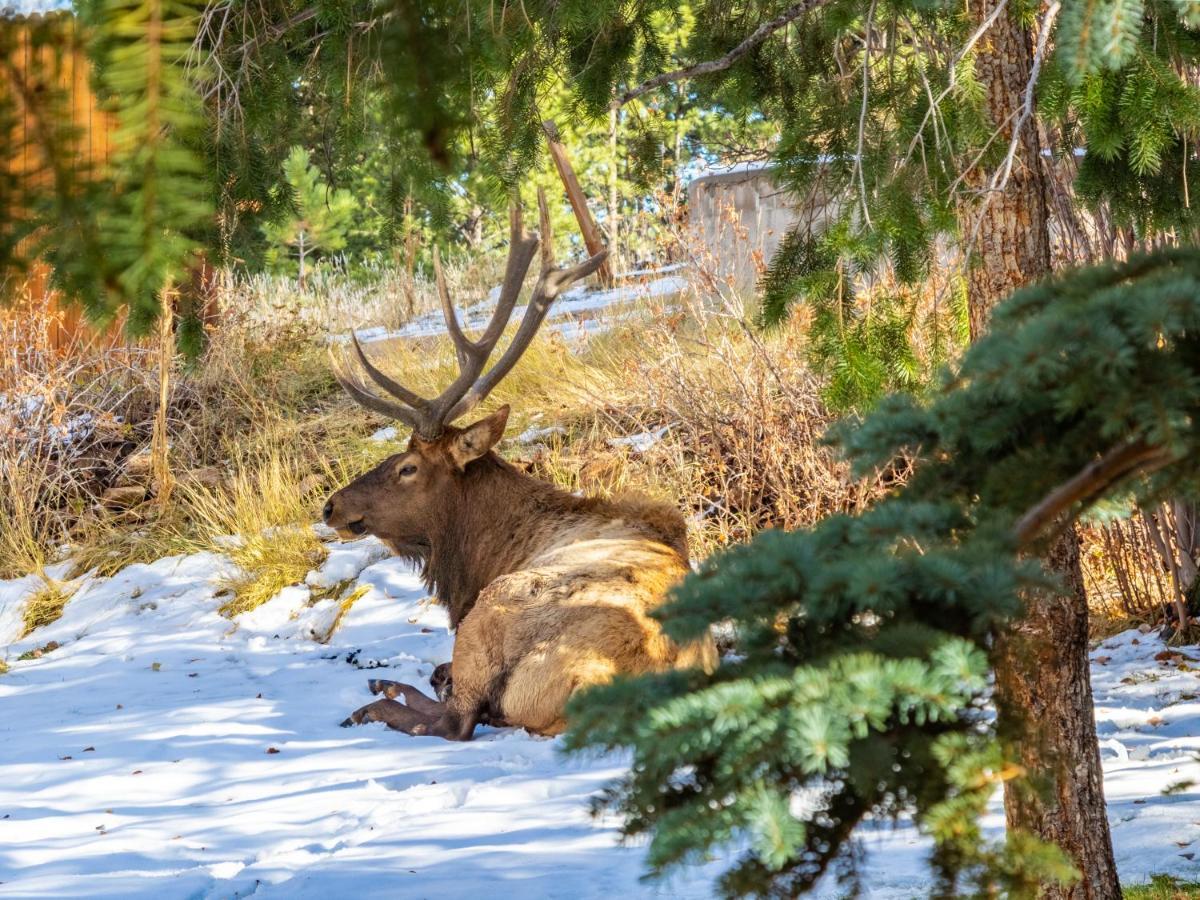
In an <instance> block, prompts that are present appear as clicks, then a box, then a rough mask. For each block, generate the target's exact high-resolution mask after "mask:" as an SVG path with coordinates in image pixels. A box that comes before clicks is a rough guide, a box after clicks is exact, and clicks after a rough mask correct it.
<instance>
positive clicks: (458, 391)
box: [429, 203, 538, 424]
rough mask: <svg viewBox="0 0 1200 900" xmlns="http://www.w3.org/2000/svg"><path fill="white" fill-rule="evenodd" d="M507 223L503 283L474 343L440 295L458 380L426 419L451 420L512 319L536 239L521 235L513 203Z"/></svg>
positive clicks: (518, 211)
mask: <svg viewBox="0 0 1200 900" xmlns="http://www.w3.org/2000/svg"><path fill="white" fill-rule="evenodd" d="M509 223H510V227H511V235H510V241H509V246H508V262H507V263H506V264H505V268H504V284H503V285H502V286H501V288H500V296H499V297H498V298H497V300H496V309H495V310H494V311H493V312H492V317H491V319H490V320H489V321H488V324H487V328H485V329H484V332H483V334H482V336H480V338H479V340H478V341H472V340H470V339H469V338H467V337H466V335H464V334H463V333H462V331H461V329H459V328H458V324H457V319H456V316H455V314H454V311H453V309H452V308H451V306H450V300H449V291H445V292H444V293H443V294H442V297H443V300H442V304H443V313H444V314H445V317H446V322H447V324H448V325H449V323H451V322H454V323H455V324H454V325H453V326H451V332H450V336H451V338H452V339H453V340H454V345H455V348H456V351H457V354H458V368H459V373H458V377H457V378H456V379H454V383H453V384H451V385H450V387H448V388H446V390H445V391H444V392H443V393H442V394H441V395H440V396H439V397H437V399H435V400H432V401H430V403H429V415H430V418H432V419H434V420H436V421H438V422H440V423H442V424H445V423H446V422H449V421H450V420H451V418H453V417H452V416H448V415H447V413H448V412H449V411H450V410H452V409H455V408H457V406H458V404H459V403H460V402H461V400H462V398H463V396H464V395H465V394H467V392H468V391H470V390H471V387H472V385H474V384H475V381H476V379H478V378H479V375H480V373H481V372H483V367H484V366H485V365H487V361H488V357H489V356H490V355H491V353H492V349H493V348H494V347H495V346H496V341H498V340H499V339H500V335H501V334H503V333H504V329H505V328H506V327H507V325H508V320H509V319H510V318H511V317H512V311H513V308H514V307H515V306H516V303H517V298H518V297H519V296H520V294H521V285H522V284H524V282H525V274H526V273H527V272H528V271H529V264H530V263H531V262H532V261H533V254H534V253H535V252H537V245H538V239H537V238H536V237H534V236H531V235H529V234H526V233H525V227H524V225H523V224H522V220H521V209H520V206H519V205H518V204H516V203H514V204H513V205H512V206H511V207H510V209H509ZM435 259H436V257H435ZM442 287H444V281H442V280H440V279H439V289H441V288H442ZM455 331H457V333H458V334H457V336H455ZM472 405H473V404H472Z"/></svg>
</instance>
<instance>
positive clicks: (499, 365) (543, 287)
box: [443, 188, 608, 422]
mask: <svg viewBox="0 0 1200 900" xmlns="http://www.w3.org/2000/svg"><path fill="white" fill-rule="evenodd" d="M538 218H539V222H540V227H541V231H542V234H541V242H542V271H541V274H540V275H539V276H538V280H537V284H536V285H535V286H534V288H533V296H532V297H530V298H529V305H528V306H527V307H526V308H525V315H524V316H523V317H522V318H521V324H520V326H519V327H518V328H517V333H516V334H515V335H513V339H512V342H511V343H510V344H509V345H508V347H507V348H506V349H505V351H504V355H503V356H501V357H500V359H499V360H498V361H497V362H496V364H495V365H494V366H492V368H491V369H489V370H488V373H487V374H486V375H484V376H483V377H482V378H480V379H479V380H478V381H475V383H474V384H472V385H471V387H470V389H469V390H468V391H467V393H466V394H464V395H463V397H462V399H461V400H459V401H458V402H457V403H456V404H455V405H454V407H453V408H452V409H451V410H450V413H449V415H447V416H446V417H445V419H444V420H443V421H445V422H452V421H454V420H455V419H457V418H458V417H459V416H462V415H465V414H466V413H467V412H469V411H470V410H471V409H472V408H474V407H475V406H476V405H478V404H479V403H480V402H481V401H482V400H483V399H484V398H485V397H487V395H488V394H490V393H491V392H492V389H493V388H495V386H496V385H497V384H498V383H499V382H500V379H502V378H503V377H504V376H505V375H507V374H508V373H509V371H510V370H511V369H512V367H513V366H514V365H516V363H517V360H518V359H520V358H521V354H523V353H524V352H525V351H526V350H527V349H529V344H530V342H531V341H532V340H533V336H534V335H535V334H536V333H537V330H538V328H539V327H541V324H542V321H543V320H544V319H545V318H546V313H548V312H549V311H550V304H552V303H553V302H554V300H555V298H556V297H558V295H559V294H561V293H562V292H563V290H564V289H565V288H567V287H569V286H570V285H572V284H574V283H575V282H576V281H578V280H579V279H581V278H586V277H587V276H588V275H591V274H592V273H593V272H595V271H596V270H597V269H598V268H600V265H601V263H603V262H604V260H605V259H606V258H607V257H608V251H607V250H601V251H600V252H599V253H597V254H596V255H595V256H593V257H592V258H591V259H587V260H585V261H584V262H582V263H580V264H579V265H577V266H572V267H571V268H569V269H558V268H555V266H554V235H553V234H552V232H551V230H550V213H549V210H548V209H547V206H546V194H545V192H544V191H543V190H542V189H541V188H538ZM527 265H528V264H527Z"/></svg>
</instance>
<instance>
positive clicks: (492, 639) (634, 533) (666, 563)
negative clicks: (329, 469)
mask: <svg viewBox="0 0 1200 900" xmlns="http://www.w3.org/2000/svg"><path fill="white" fill-rule="evenodd" d="M538 201H539V207H540V213H541V233H542V236H543V241H542V268H541V275H540V277H539V278H538V280H537V283H536V285H535V287H534V289H533V295H532V297H531V299H530V301H529V305H528V306H527V308H526V311H525V314H524V316H523V318H522V320H521V325H520V327H519V328H518V329H517V332H516V335H515V336H514V337H513V339H512V342H511V343H510V345H509V346H508V348H507V350H506V351H505V352H504V353H503V355H502V356H501V357H500V359H499V360H498V361H497V362H496V364H495V365H494V366H493V367H492V368H491V369H490V370H488V372H487V373H486V374H484V373H483V369H484V366H485V365H486V363H487V361H488V357H489V356H490V354H491V351H492V349H493V348H494V347H495V345H496V342H497V340H498V339H499V337H500V335H501V333H502V332H503V331H504V329H505V326H506V325H507V323H508V319H509V317H510V316H511V314H512V311H513V307H514V305H515V304H516V301H517V296H518V294H519V293H520V290H521V285H522V282H523V281H524V279H525V273H526V271H527V270H528V268H529V265H530V263H531V262H532V259H533V256H534V253H535V252H536V250H537V246H538V238H537V237H536V236H531V235H528V234H527V233H526V232H525V230H524V229H523V227H522V225H521V216H520V211H519V210H517V209H515V208H514V210H513V212H512V213H511V224H512V244H511V246H510V249H509V258H508V264H507V267H506V271H505V278H504V283H503V285H502V287H501V290H500V296H499V300H498V302H497V304H496V310H495V313H494V314H493V316H492V318H491V321H490V322H489V323H488V326H487V328H486V329H485V330H484V332H483V334H482V335H481V336H480V337H479V338H478V339H477V340H474V341H472V340H470V339H469V338H467V337H466V335H464V334H463V332H462V329H461V327H460V326H459V324H458V320H457V317H456V316H455V313H454V308H453V305H452V304H451V301H450V296H449V292H448V290H447V288H446V284H445V280H444V278H443V277H442V273H441V267H440V265H439V263H438V259H437V256H436V255H435V256H434V269H435V273H436V275H437V284H438V293H439V296H440V297H441V302H442V312H443V314H444V316H445V319H446V325H447V329H448V331H449V334H450V337H451V339H452V340H453V342H454V346H455V350H456V352H457V356H458V363H459V368H460V370H461V371H460V374H459V376H458V378H457V379H456V380H455V381H454V383H453V384H452V385H451V386H450V387H449V388H448V389H447V390H446V392H445V393H443V394H442V395H441V396H440V397H438V398H436V399H434V400H425V399H422V398H421V397H418V396H416V395H415V394H413V393H411V392H410V391H408V390H407V389H406V388H404V387H403V386H401V385H399V384H397V383H396V382H395V381H393V380H392V379H390V378H389V377H388V376H387V375H385V374H383V373H382V372H380V371H379V370H378V369H377V368H376V367H375V366H374V365H373V364H372V363H371V362H370V360H369V359H367V357H366V354H365V353H364V352H363V350H362V347H361V346H360V345H359V344H358V341H357V339H355V340H354V350H355V352H356V354H357V357H358V361H359V363H360V364H361V366H362V368H363V370H364V371H365V372H366V373H367V375H368V376H370V378H371V380H372V381H373V382H374V383H375V384H376V385H377V386H378V387H380V388H382V389H383V390H384V391H386V392H387V393H388V394H390V395H391V398H393V399H384V398H383V397H381V396H380V395H379V394H377V393H375V392H374V391H372V390H370V389H368V388H367V387H365V386H364V385H363V384H361V383H360V382H359V381H357V380H356V379H354V378H353V377H352V376H350V375H349V374H347V373H344V372H338V380H339V381H340V382H341V383H342V386H343V387H344V388H345V389H346V390H347V391H348V392H349V393H350V395H351V396H352V397H354V398H355V399H356V400H357V401H358V402H359V403H361V404H363V405H364V406H367V407H369V408H370V409H373V410H375V411H377V412H381V413H384V414H385V415H388V416H391V417H393V418H396V419H399V420H400V421H402V422H405V423H407V424H408V425H410V426H412V428H413V434H412V437H411V438H410V439H409V443H408V449H407V450H405V451H404V452H403V453H399V454H396V455H395V456H392V457H390V458H389V459H386V460H384V461H383V462H382V463H380V464H379V465H378V466H376V467H375V468H374V469H373V470H371V471H370V472H367V473H366V474H365V475H363V476H361V477H360V478H358V479H357V480H356V481H354V482H352V483H351V484H349V485H348V486H346V487H345V488H342V490H340V491H338V492H337V493H336V494H334V495H333V497H331V498H330V500H329V502H328V503H327V504H326V505H325V521H326V523H327V524H328V525H330V526H331V527H333V528H335V529H336V530H337V531H338V532H339V533H340V534H342V535H343V536H346V535H361V534H367V533H370V534H374V535H376V536H378V537H379V538H381V539H382V540H384V541H385V542H386V543H387V544H388V545H389V546H390V547H391V548H392V549H393V550H394V551H395V552H396V553H397V554H399V555H401V556H405V557H408V558H410V559H412V560H413V561H414V562H417V563H419V564H420V565H421V566H422V570H423V574H424V578H425V581H426V583H427V585H428V587H429V589H430V590H431V591H432V592H433V593H434V594H436V596H437V597H438V599H439V600H440V601H441V602H442V603H443V604H445V605H446V607H447V608H448V609H449V613H450V624H451V626H452V627H454V628H456V629H457V636H456V638H455V644H454V654H453V659H452V661H451V664H450V681H451V682H452V688H451V689H450V690H449V691H443V690H441V689H439V692H438V693H439V696H444V697H446V699H445V701H444V702H440V701H438V700H434V699H432V698H430V697H428V696H426V695H425V694H424V693H422V692H421V691H419V690H417V689H416V688H414V687H412V686H411V685H406V684H399V683H396V682H388V681H376V680H371V681H370V682H368V684H369V687H370V689H371V691H372V693H376V694H383V695H384V698H383V699H380V700H376V701H375V702H373V703H370V704H368V705H366V706H364V707H362V708H361V709H359V710H357V711H356V712H355V713H353V714H352V715H351V716H350V718H349V719H347V720H346V722H345V723H343V724H346V725H350V724H361V723H363V722H370V721H375V722H384V723H386V724H387V725H389V726H390V727H392V728H395V729H398V730H400V731H404V732H407V733H409V734H428V735H436V736H439V737H444V738H448V739H451V740H469V739H470V738H471V735H472V733H473V732H474V729H475V726H476V725H477V724H479V723H480V722H481V721H486V722H490V723H493V724H501V723H504V724H509V725H514V726H520V727H524V728H526V729H528V730H529V731H532V732H535V733H539V734H556V733H558V732H560V731H562V730H563V729H564V728H565V727H566V722H565V720H564V708H565V706H566V703H567V700H568V699H569V698H570V697H571V695H572V694H573V693H574V692H575V691H577V690H579V689H581V688H584V687H587V686H589V685H594V684H600V683H603V682H606V681H608V680H610V679H611V678H612V677H613V676H614V675H616V674H618V673H628V674H635V673H641V672H648V671H657V670H663V669H667V668H670V667H690V666H703V667H705V668H711V667H712V666H713V665H715V663H716V651H715V648H714V646H713V644H712V642H711V641H710V640H706V641H703V642H700V643H698V644H695V645H691V646H687V647H679V646H677V645H675V644H674V643H673V642H672V641H671V640H670V639H668V638H667V637H666V636H665V635H664V634H663V633H662V631H661V630H660V628H659V625H658V623H657V622H656V621H655V620H654V619H652V618H650V616H649V615H648V613H649V612H650V611H651V610H653V609H654V608H655V607H657V606H659V605H660V604H661V603H662V602H663V600H664V598H665V595H666V592H667V590H668V588H670V587H671V586H672V585H673V584H674V583H675V582H677V581H678V580H679V579H680V578H681V577H682V576H683V575H684V574H685V573H686V571H687V569H688V562H687V544H686V534H685V525H684V521H683V518H682V516H681V515H680V514H679V512H678V511H677V510H675V509H674V508H673V507H671V506H668V505H665V504H659V503H654V502H651V501H648V500H645V499H640V498H629V499H623V500H604V499H599V498H580V497H576V496H573V495H571V494H568V493H567V492H565V491H562V490H559V489H558V488H556V487H554V486H553V485H550V484H547V483H545V482H542V481H539V480H537V479H535V478H532V477H530V476H528V475H526V474H524V473H523V472H521V471H519V470H518V469H516V468H515V467H514V466H512V465H510V464H508V463H507V462H505V461H504V460H503V459H501V458H500V457H499V456H498V455H496V454H495V453H494V452H493V448H494V447H495V445H496V443H497V442H498V441H499V440H500V438H501V436H502V435H503V433H504V426H505V423H506V422H507V420H508V407H502V408H501V409H499V410H497V411H496V412H494V413H493V414H492V415H490V416H488V417H487V418H484V419H481V420H480V421H478V422H475V423H474V424H473V425H470V426H468V427H466V428H456V427H454V426H452V425H450V424H449V422H451V421H453V420H454V419H457V418H458V417H459V416H462V415H463V414H465V413H466V412H467V411H469V410H470V409H471V408H473V407H474V406H475V405H476V404H478V403H479V402H480V401H481V400H483V399H484V397H486V396H487V394H488V393H489V392H490V391H491V390H492V388H493V387H495V385H496V384H497V382H499V380H500V379H501V378H503V377H504V375H505V374H506V373H507V372H508V371H509V370H510V369H511V368H512V366H513V364H514V363H515V362H516V361H517V358H518V357H519V356H520V355H521V353H522V352H523V351H524V350H525V348H526V347H528V345H529V342H530V340H531V339H532V338H533V335H534V333H535V332H536V331H537V328H538V326H539V325H540V324H541V322H542V320H543V319H544V318H545V316H546V312H547V311H548V309H549V306H550V304H551V302H552V301H553V300H554V298H555V297H556V296H557V295H558V294H559V293H560V292H561V291H562V290H563V289H564V288H566V287H567V286H569V285H570V284H571V283H572V282H574V281H576V280H578V279H580V278H582V277H584V276H586V275H588V274H589V273H591V272H592V271H594V270H595V269H596V268H597V267H598V266H599V265H600V263H601V262H602V261H603V259H604V255H605V254H603V253H601V254H598V255H596V256H593V257H592V258H591V259H589V260H587V261H586V262H584V263H582V264H580V265H578V266H575V267H574V268H571V269H565V270H563V269H558V268H555V266H554V260H553V255H552V251H551V240H550V234H549V222H548V216H547V212H546V206H545V200H544V198H543V197H541V196H540V195H539V197H538ZM439 675H441V676H442V680H443V681H445V677H444V673H442V672H439ZM400 699H402V700H403V701H404V703H400V702H397V701H398V700H400Z"/></svg>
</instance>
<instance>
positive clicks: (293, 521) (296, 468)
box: [179, 439, 328, 617]
mask: <svg viewBox="0 0 1200 900" xmlns="http://www.w3.org/2000/svg"><path fill="white" fill-rule="evenodd" d="M233 456H234V458H233V472H232V474H231V476H230V477H229V478H228V480H227V482H226V484H225V485H223V486H221V487H217V488H210V487H206V486H203V485H199V484H191V485H188V484H184V485H181V486H180V488H179V494H180V497H179V502H180V503H181V504H182V505H183V506H184V507H185V513H186V517H187V520H188V522H189V523H190V525H191V527H192V528H193V529H195V530H196V532H197V535H198V536H197V543H198V545H197V546H196V548H195V549H209V550H216V551H218V552H221V553H224V554H225V555H227V556H228V557H229V558H230V559H231V560H233V562H234V563H235V564H236V565H237V567H238V569H239V570H240V574H239V575H238V576H237V577H236V578H234V579H232V580H230V581H229V583H228V584H227V585H225V587H227V588H228V589H229V590H230V591H231V592H232V597H231V598H230V599H229V600H228V601H227V602H226V603H225V604H223V605H222V607H221V612H222V614H224V615H226V616H229V617H233V616H236V615H240V614H241V613H244V612H249V611H250V610H252V609H256V608H257V607H259V606H261V605H262V604H264V603H266V602H267V601H268V600H270V599H271V598H272V597H274V596H275V595H276V594H278V593H279V591H281V590H282V589H283V588H285V587H288V586H289V585H293V584H298V583H301V582H303V581H304V577H305V576H306V575H307V574H308V572H309V570H310V569H313V568H316V567H317V566H319V565H320V564H321V562H322V561H323V560H324V559H325V556H326V555H327V552H328V551H327V550H326V549H325V545H324V544H322V543H321V541H320V539H319V538H317V536H316V535H315V534H314V533H313V530H312V527H311V524H312V522H313V521H314V520H315V519H316V509H315V507H316V506H317V497H318V496H319V495H318V489H319V487H320V483H321V482H320V480H319V479H314V478H312V477H311V475H312V473H311V472H310V471H309V465H308V464H307V461H306V456H305V454H304V452H303V449H302V448H299V447H297V446H296V445H294V444H288V443H285V442H279V441H271V440H269V439H268V441H267V444H266V449H265V450H264V451H263V452H261V453H256V452H255V451H254V450H253V449H252V450H250V451H244V450H237V449H235V450H234V451H233Z"/></svg>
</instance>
